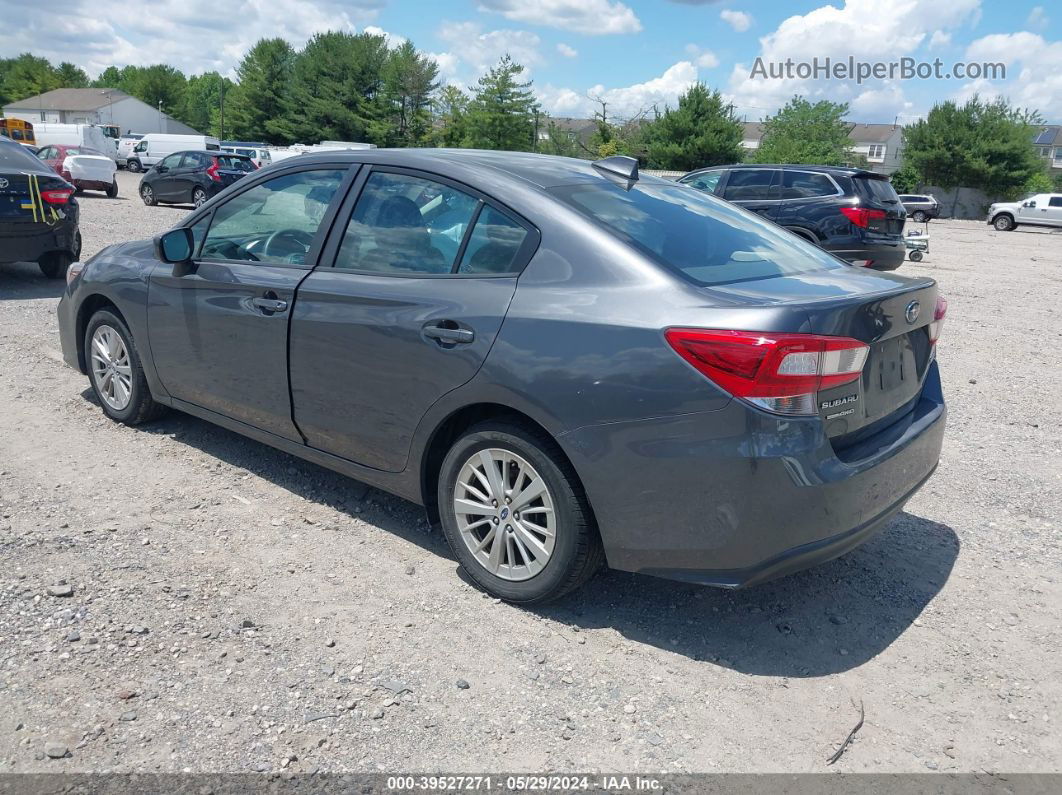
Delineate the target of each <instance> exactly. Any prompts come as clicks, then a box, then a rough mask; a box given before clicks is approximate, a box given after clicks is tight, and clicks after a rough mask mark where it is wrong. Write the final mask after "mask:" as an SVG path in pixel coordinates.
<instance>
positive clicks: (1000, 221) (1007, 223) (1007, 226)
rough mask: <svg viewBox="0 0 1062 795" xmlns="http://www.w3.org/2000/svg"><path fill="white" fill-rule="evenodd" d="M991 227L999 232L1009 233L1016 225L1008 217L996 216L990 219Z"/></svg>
mask: <svg viewBox="0 0 1062 795" xmlns="http://www.w3.org/2000/svg"><path fill="white" fill-rule="evenodd" d="M992 226H994V227H995V228H996V230H997V231H999V232H1011V231H1013V229H1014V227H1016V226H1017V224H1016V223H1014V219H1013V218H1011V217H1010V216H1009V215H997V216H996V217H995V218H993V219H992Z"/></svg>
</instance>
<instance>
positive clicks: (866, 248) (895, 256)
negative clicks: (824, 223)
mask: <svg viewBox="0 0 1062 795" xmlns="http://www.w3.org/2000/svg"><path fill="white" fill-rule="evenodd" d="M823 248H824V249H826V250H827V251H829V252H830V253H831V254H833V255H835V256H838V257H840V258H841V259H843V260H846V261H848V262H857V261H859V260H870V261H871V264H870V265H869V266H868V267H870V268H873V269H874V270H879V271H892V270H896V269H897V268H898V267H900V265H902V264H903V261H904V259H906V258H907V248H906V246H904V244H903V240H897V241H896V242H889V243H884V242H883V243H867V244H866V245H863V246H859V247H851V246H843V247H840V248H831V247H830V245H829V244H828V243H826V244H824V245H823Z"/></svg>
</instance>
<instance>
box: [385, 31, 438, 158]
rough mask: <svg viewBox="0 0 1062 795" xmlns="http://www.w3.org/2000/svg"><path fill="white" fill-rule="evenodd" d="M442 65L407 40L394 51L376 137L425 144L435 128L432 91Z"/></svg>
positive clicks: (387, 64)
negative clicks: (433, 123)
mask: <svg viewBox="0 0 1062 795" xmlns="http://www.w3.org/2000/svg"><path fill="white" fill-rule="evenodd" d="M438 76H439V66H438V64H436V63H435V61H434V60H433V59H431V58H429V57H428V56H426V55H422V54H421V53H419V52H417V48H416V47H414V46H413V43H412V42H410V41H405V42H403V43H402V44H400V45H399V46H398V47H396V48H395V49H394V50H392V51H391V52H390V54H389V55H388V56H387V61H386V62H385V63H384V68H383V92H382V96H381V104H382V106H383V116H382V118H381V119H380V121H379V122H378V125H377V129H376V130H375V136H374V137H375V138H377V139H378V140H382V141H384V142H385V143H386V144H387V145H388V146H422V145H424V143H425V140H426V138H427V136H428V133H429V130H430V128H431V103H432V99H431V98H432V94H433V93H434V92H435V90H436V89H437V88H438V87H439V83H438V80H437V78H438Z"/></svg>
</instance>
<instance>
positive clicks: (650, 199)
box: [551, 181, 845, 286]
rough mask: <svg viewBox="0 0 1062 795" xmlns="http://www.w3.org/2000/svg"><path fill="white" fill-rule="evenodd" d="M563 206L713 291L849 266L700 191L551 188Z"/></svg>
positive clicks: (645, 186) (599, 185)
mask: <svg viewBox="0 0 1062 795" xmlns="http://www.w3.org/2000/svg"><path fill="white" fill-rule="evenodd" d="M551 192H552V193H553V194H554V195H555V196H556V197H557V198H558V199H560V200H561V201H563V202H564V203H566V204H568V205H569V206H571V207H573V208H574V209H576V210H578V211H579V212H580V213H582V214H583V215H586V216H587V217H589V218H590V219H591V220H593V221H595V222H596V223H598V224H599V225H601V226H603V227H605V228H606V229H608V230H609V231H610V232H612V233H613V234H615V235H617V236H618V237H620V238H621V239H623V240H625V241H626V242H627V243H629V244H630V245H631V246H633V247H634V248H636V249H638V250H639V251H641V252H643V253H645V254H648V255H649V256H650V257H652V258H653V259H654V260H656V261H657V262H659V263H660V264H662V265H664V266H666V267H668V268H670V269H672V270H676V271H678V272H679V273H681V274H682V275H683V276H685V277H686V278H687V279H690V280H691V281H693V282H695V283H697V284H700V285H704V286H711V285H717V284H732V283H734V282H746V281H753V280H757V279H773V278H778V277H782V276H793V275H796V274H803V273H815V272H821V271H826V270H836V269H838V268H843V267H845V265H844V264H843V263H841V262H840V261H839V260H837V259H835V258H834V257H832V256H831V255H829V254H827V253H826V252H825V251H823V250H822V249H820V248H819V247H818V246H815V245H812V244H811V243H808V242H807V241H805V240H803V239H801V238H798V237H797V236H795V235H793V234H792V233H791V232H787V231H785V230H784V229H782V228H781V227H779V226H776V225H774V224H772V223H770V222H768V221H765V220H763V219H762V218H760V217H759V216H758V215H755V214H754V213H751V212H748V211H746V210H742V209H741V208H739V207H737V206H735V205H733V204H730V203H729V202H725V201H722V200H721V199H717V198H716V197H714V196H710V195H708V194H706V193H704V192H702V191H699V190H697V189H696V188H691V187H686V186H684V185H674V184H661V183H656V182H649V181H643V182H640V183H638V184H636V185H635V186H634V187H633V188H631V189H630V190H625V189H624V188H623V187H622V186H620V185H618V184H614V183H610V182H593V183H587V184H581V185H566V186H561V187H557V188H552V189H551Z"/></svg>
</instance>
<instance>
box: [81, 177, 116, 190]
mask: <svg viewBox="0 0 1062 795" xmlns="http://www.w3.org/2000/svg"><path fill="white" fill-rule="evenodd" d="M74 186H75V187H78V188H81V189H82V190H108V189H110V187H111V183H110V182H101V181H100V180H98V179H75V180H74Z"/></svg>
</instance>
